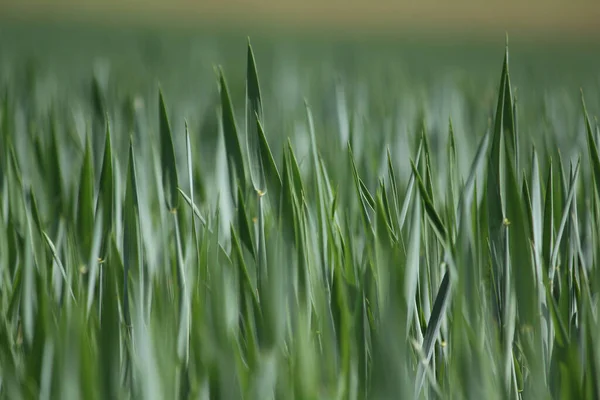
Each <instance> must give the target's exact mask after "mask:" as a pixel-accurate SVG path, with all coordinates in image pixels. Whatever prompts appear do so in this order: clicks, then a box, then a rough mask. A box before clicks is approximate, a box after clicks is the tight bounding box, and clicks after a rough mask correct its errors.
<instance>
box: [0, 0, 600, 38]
mask: <svg viewBox="0 0 600 400" xmlns="http://www.w3.org/2000/svg"><path fill="white" fill-rule="evenodd" d="M494 3H496V4H495V5H494ZM486 5H487V6H486V7H483V6H481V5H475V4H474V2H473V1H472V0H458V1H457V2H455V3H454V4H452V5H450V4H443V5H442V4H436V3H435V2H434V1H433V0H427V1H424V2H420V3H415V4H411V5H410V6H408V5H407V4H405V2H398V3H393V4H392V3H390V2H389V1H386V0H372V2H371V3H368V4H367V3H366V2H365V1H361V0H348V1H346V2H341V1H339V0H330V1H329V2H327V3H326V2H323V1H321V2H319V1H318V0H307V1H305V2H295V3H291V2H281V1H279V2H278V1H274V0H272V1H266V0H263V1H262V2H260V1H258V0H229V1H228V2H224V3H223V2H221V3H220V2H218V1H215V0H213V1H211V0H208V1H205V2H204V3H201V4H193V3H191V2H190V1H188V0H173V1H171V2H170V3H168V4H162V3H160V2H158V1H157V0H150V1H145V2H141V1H129V2H117V1H116V0H109V1H104V2H98V1H87V2H80V3H75V2H73V1H70V0H58V1H55V2H50V1H48V0H45V1H38V2H36V3H30V2H28V1H22V2H19V3H7V2H2V3H0V20H4V21H12V22H18V23H23V22H24V23H29V22H41V23H44V22H49V23H84V24H90V23H91V24H94V25H96V26H125V27H136V26H139V27H150V28H152V27H165V28H169V27H171V28H176V29H188V28H209V29H219V30H221V29H222V30H232V29H233V30H240V29H249V30H252V31H256V30H261V31H280V30H291V31H295V32H308V33H317V34H318V33H332V34H343V35H350V36H365V37H369V36H372V35H375V36H379V35H381V36H395V35H402V34H404V33H406V32H418V33H422V34H426V35H443V36H447V35H456V36H469V35H475V36H477V39H486V38H488V39H496V40H497V39H498V36H499V35H501V38H502V39H503V38H504V35H505V34H508V35H509V37H511V36H519V37H520V38H522V39H539V40H544V39H546V40H550V41H557V40H558V41H563V40H566V41H570V40H571V39H575V40H578V39H579V40H581V39H583V40H590V39H591V40H593V41H597V40H598V39H600V23H598V21H600V3H593V2H589V1H587V0H579V1H575V0H574V2H573V3H565V2H560V1H557V0H555V1H550V2H546V3H543V2H542V1H540V0H531V1H530V2H529V3H527V4H525V3H516V2H514V0H508V1H505V2H503V3H500V2H499V1H497V0H494V1H492V2H487V4H486ZM508 5H510V6H508ZM540 10H542V11H540Z"/></svg>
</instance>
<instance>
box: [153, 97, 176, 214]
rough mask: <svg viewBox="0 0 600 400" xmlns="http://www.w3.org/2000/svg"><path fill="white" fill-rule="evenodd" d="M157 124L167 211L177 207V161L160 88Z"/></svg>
mask: <svg viewBox="0 0 600 400" xmlns="http://www.w3.org/2000/svg"><path fill="white" fill-rule="evenodd" d="M158 108H159V125H160V161H161V168H162V184H163V187H164V190H165V203H166V206H167V209H168V210H169V211H171V210H175V209H177V206H178V204H179V195H178V194H177V188H178V187H179V180H178V178H177V162H176V160H175V148H174V147H173V135H172V134H171V125H170V124H169V116H168V114H167V106H166V105H165V99H164V96H163V93H162V90H161V89H160V88H159V91H158Z"/></svg>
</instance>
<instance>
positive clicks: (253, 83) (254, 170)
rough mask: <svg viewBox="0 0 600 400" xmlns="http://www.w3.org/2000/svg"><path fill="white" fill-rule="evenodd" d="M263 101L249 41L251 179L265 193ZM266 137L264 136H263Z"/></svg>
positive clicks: (256, 189)
mask: <svg viewBox="0 0 600 400" xmlns="http://www.w3.org/2000/svg"><path fill="white" fill-rule="evenodd" d="M263 118H264V116H263V109H262V99H261V96H260V85H259V83H258V72H257V71H256V60H255V59H254V53H253V52H252V46H251V45H250V39H248V56H247V64H246V146H247V149H248V164H249V168H250V179H251V180H252V184H253V185H254V190H255V191H257V192H259V193H263V192H265V190H266V189H267V188H266V184H265V174H264V167H263V163H262V160H263V157H262V155H261V146H260V134H259V132H258V130H259V129H260V128H259V125H260V123H261V122H262V121H263ZM263 136H264V135H263Z"/></svg>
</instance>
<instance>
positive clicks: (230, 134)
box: [219, 69, 246, 188]
mask: <svg viewBox="0 0 600 400" xmlns="http://www.w3.org/2000/svg"><path fill="white" fill-rule="evenodd" d="M219 84H220V91H221V113H222V115H221V121H222V124H223V134H224V138H225V151H226V153H227V160H228V166H229V169H230V171H229V173H230V186H231V187H232V188H233V187H237V182H236V180H237V181H239V184H240V185H241V187H242V188H245V187H246V170H245V167H244V158H243V155H242V146H241V145H240V138H239V136H238V129H237V124H236V122H235V115H234V113H233V105H232V103H231V97H230V96H229V89H228V88H227V82H226V80H225V74H224V72H223V70H222V69H219ZM234 175H235V179H234V178H233V176H234Z"/></svg>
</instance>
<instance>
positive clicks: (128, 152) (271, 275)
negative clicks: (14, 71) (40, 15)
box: [0, 44, 600, 399]
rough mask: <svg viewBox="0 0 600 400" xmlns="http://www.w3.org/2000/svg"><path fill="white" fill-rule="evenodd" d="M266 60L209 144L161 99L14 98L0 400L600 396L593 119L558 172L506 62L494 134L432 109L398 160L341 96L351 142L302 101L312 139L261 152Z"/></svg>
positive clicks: (7, 124) (224, 90)
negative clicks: (46, 102)
mask: <svg viewBox="0 0 600 400" xmlns="http://www.w3.org/2000/svg"><path fill="white" fill-rule="evenodd" d="M240 59H241V58H240ZM257 61H258V64H259V65H260V60H256V59H255V57H254V54H253V51H252V47H251V45H250V44H248V53H247V56H246V60H245V62H246V65H247V67H246V79H245V84H244V86H245V93H246V97H245V100H244V101H243V104H244V105H245V106H244V108H243V109H242V113H240V110H239V108H237V107H235V106H234V104H237V103H238V102H239V99H233V96H232V92H230V90H229V87H228V83H227V79H226V75H225V73H224V72H223V70H222V69H219V70H218V71H216V72H217V74H218V88H219V91H218V97H217V101H216V102H215V103H214V104H213V105H214V108H213V109H212V112H213V113H216V115H217V118H216V119H215V121H216V122H215V123H214V124H213V125H210V124H209V125H208V128H207V129H209V130H210V129H212V130H213V133H214V136H215V137H216V139H215V140H213V141H210V142H209V141H203V140H204V139H203V138H202V137H197V135H193V134H190V129H189V126H188V122H187V119H188V118H190V115H187V114H186V112H183V111H181V110H177V109H171V108H170V107H169V102H168V101H167V100H168V99H167V98H166V96H164V95H163V91H162V90H161V89H160V87H159V88H157V92H158V96H157V100H158V101H157V103H155V104H150V105H149V106H148V105H145V104H144V100H147V99H143V98H142V99H140V98H133V97H128V101H127V102H126V106H125V107H120V106H116V105H115V104H114V101H115V100H114V97H113V96H112V95H111V94H110V93H108V92H107V91H106V90H105V89H104V88H103V86H102V85H101V84H100V83H99V81H98V80H97V79H94V80H93V82H92V85H91V91H90V93H91V99H90V101H89V102H88V103H87V104H78V105H75V104H71V103H68V102H66V103H60V102H58V101H57V102H56V103H51V104H50V107H49V108H48V109H47V110H43V111H42V110H39V109H36V107H35V103H34V102H22V101H17V99H19V98H22V97H20V96H19V95H16V94H15V93H13V92H11V90H8V89H7V90H6V92H5V95H4V96H3V97H2V100H1V112H0V221H1V224H0V309H1V311H2V314H1V315H2V318H1V320H0V393H1V396H2V398H8V399H30V398H39V399H50V398H56V399H78V398H85V399H96V398H103V399H104V398H110V399H118V398H132V399H142V398H143V399H171V398H182V399H183V398H211V399H236V398H249V399H269V398H277V399H334V398H335V399H362V398H376V399H392V398H394V399H395V398H400V399H405V398H415V397H418V398H473V399H518V398H528V399H529V398H536V399H537V398H541V399H544V398H556V399H558V398H561V399H562V398H576V399H583V398H596V399H597V398H600V345H598V344H597V343H599V342H598V339H597V337H596V336H595V334H596V333H597V332H599V328H600V325H599V323H598V298H597V296H598V292H599V290H600V270H599V268H598V262H597V260H598V257H599V256H600V254H598V249H600V236H599V234H600V202H599V200H600V158H599V152H598V148H597V143H598V140H600V131H599V129H598V125H597V123H596V122H595V121H594V120H593V119H591V118H590V117H589V116H588V113H587V110H586V107H585V102H583V101H582V102H581V103H580V107H579V111H578V115H579V117H580V118H579V119H580V120H581V121H583V123H584V125H583V127H584V130H583V133H584V135H585V138H584V139H582V140H581V141H580V142H579V143H582V146H579V147H577V146H578V145H577V144H575V145H574V146H573V147H574V148H575V150H574V151H569V154H568V155H567V156H566V157H565V156H564V155H563V152H561V143H564V141H565V139H564V138H561V136H560V133H559V132H556V131H552V133H551V134H549V135H548V136H546V137H539V135H538V136H536V137H533V136H531V137H529V136H527V132H526V133H525V134H523V133H522V127H521V124H520V121H521V120H522V119H521V118H522V117H521V113H522V112H523V110H521V107H520V106H519V105H518V103H517V102H516V96H515V94H514V93H513V87H512V86H511V81H510V74H509V63H508V47H507V49H506V53H505V58H504V62H503V64H502V68H501V74H500V80H499V85H498V86H497V89H498V90H497V92H496V95H495V96H496V99H497V100H496V102H495V108H494V110H493V113H492V118H491V120H490V124H489V129H488V130H487V131H486V132H485V133H483V132H481V133H477V132H471V133H468V134H467V133H464V132H459V133H457V132H455V129H454V127H453V123H452V119H451V118H449V117H450V116H449V115H443V116H439V115H438V116H437V117H438V118H446V119H447V120H448V124H447V130H446V131H445V132H443V133H437V134H436V135H432V134H431V133H430V132H428V130H427V128H426V126H427V124H426V123H425V119H426V118H427V116H428V113H429V114H432V113H437V112H438V111H439V110H425V111H424V113H423V114H422V115H421V116H420V117H419V118H418V121H417V124H416V127H415V129H414V130H412V131H411V132H410V133H409V135H408V137H404V138H403V139H402V141H401V142H398V141H396V142H394V143H396V145H395V146H394V147H392V146H389V143H386V140H388V139H389V136H385V135H378V134H377V133H376V132H374V126H376V125H374V124H371V125H367V124H366V123H362V122H361V121H360V118H354V117H353V115H352V110H351V107H349V106H347V103H346V102H345V101H344V93H343V92H339V93H338V100H339V102H338V103H337V104H338V106H337V108H336V109H335V111H334V112H333V113H334V114H335V115H336V118H337V119H338V122H339V124H338V126H339V132H331V131H325V130H324V129H323V130H318V129H317V128H316V124H315V118H314V115H317V113H316V112H313V109H312V108H311V105H310V104H308V102H307V103H306V104H305V122H306V125H305V126H306V127H307V130H306V131H305V132H304V131H302V130H301V129H300V130H298V129H296V133H294V135H292V134H291V133H289V132H277V133H271V134H268V133H267V132H266V128H265V127H266V126H268V124H267V123H266V122H265V121H268V120H269V118H275V116H271V115H270V114H269V109H268V108H267V107H264V104H265V102H264V100H263V95H262V92H261V87H262V86H261V84H260V83H259V75H260V74H259V73H258V72H257V70H258V69H259V68H257ZM260 76H261V78H262V79H269V76H264V75H260ZM594 95H597V93H594ZM581 98H582V100H583V93H582V97H581ZM242 100H243V99H242ZM280 101H282V102H285V101H286V99H281V100H280ZM372 101H373V102H376V101H377V100H376V99H375V100H372ZM475 102H477V100H476V101H475ZM482 103H483V101H482ZM464 104H466V103H464ZM74 108H78V109H80V111H81V110H83V111H81V113H82V114H83V115H84V116H85V119H84V120H83V121H80V120H78V119H77V118H73V115H74V113H73V112H72V111H71V110H72V109H74ZM115 110H117V111H115ZM470 110H471V111H472V112H475V111H477V112H480V113H481V117H482V118H487V114H486V113H487V111H486V107H485V106H481V107H480V108H474V107H472V108H470ZM388 111H389V110H388ZM388 111H382V113H383V112H388ZM393 112H394V111H393V110H392V111H389V113H390V114H393ZM534 114H535V113H534ZM550 114H552V112H550ZM318 115H323V113H321V112H319V114H318ZM391 116H393V115H391ZM535 117H536V116H535V115H532V114H531V113H528V114H527V117H526V121H528V124H527V125H526V126H527V129H529V128H530V127H531V126H532V125H535V124H548V123H549V122H548V120H547V119H548V118H552V117H554V118H557V119H560V116H556V115H554V116H552V115H551V116H550V117H548V115H545V116H544V118H542V116H541V115H539V119H537V120H536V118H535ZM471 118H472V119H475V118H477V117H475V116H472V117H471ZM542 119H546V120H545V121H542ZM194 120H196V119H194ZM23 121H24V122H23ZM174 121H178V122H176V123H175V122H174ZM532 121H533V122H532ZM173 126H179V127H182V128H183V129H177V130H176V129H173V128H172V127H173ZM320 126H322V125H320ZM377 126H380V127H382V129H383V126H385V123H384V122H381V124H379V125H377ZM576 127H577V125H575V126H571V127H569V128H568V129H576ZM369 129H371V131H369ZM19 132H20V133H19ZM370 135H372V136H370ZM292 136H293V137H292ZM440 136H442V137H444V140H443V141H440V139H439V137H440ZM576 136H577V138H579V137H580V136H579V135H576ZM274 137H279V138H281V137H283V138H284V139H279V141H278V142H277V143H282V146H281V147H282V148H277V149H275V147H274V146H273V144H272V143H273V140H268V138H274ZM269 143H271V145H270V144H269ZM340 143H341V145H340ZM397 143H401V144H400V145H398V144H397ZM440 143H443V144H440ZM469 144H472V145H469ZM534 144H535V145H534ZM302 145H303V146H305V151H304V153H305V154H306V157H299V156H298V154H299V153H298V152H299V150H298V149H297V148H295V147H297V146H302ZM200 148H202V149H204V151H199V150H198V149H200ZM206 149H208V152H209V153H215V154H216V155H215V156H214V158H211V160H213V159H214V164H212V167H207V163H206V162H204V163H203V164H202V165H201V161H202V160H200V158H202V157H204V155H205V154H206V153H207V150H206ZM571 149H572V148H571ZM208 165H210V163H209V164H208Z"/></svg>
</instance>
